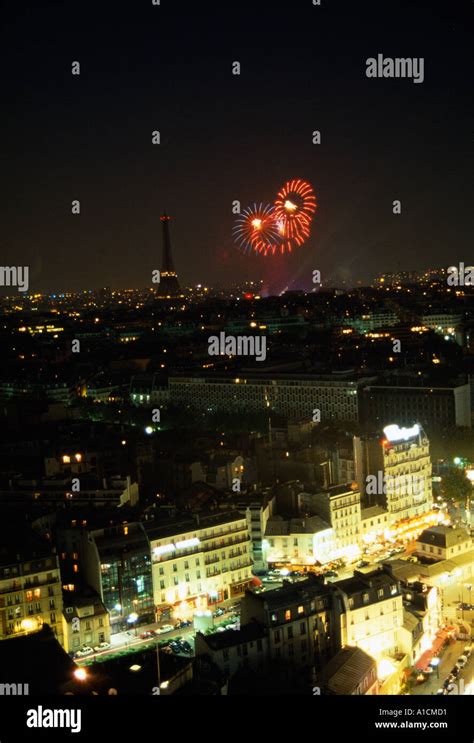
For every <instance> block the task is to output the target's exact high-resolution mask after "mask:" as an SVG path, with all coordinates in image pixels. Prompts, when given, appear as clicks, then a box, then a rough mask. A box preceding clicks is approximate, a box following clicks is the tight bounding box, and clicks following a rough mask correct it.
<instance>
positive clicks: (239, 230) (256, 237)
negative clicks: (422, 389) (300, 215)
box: [234, 204, 284, 255]
mask: <svg viewBox="0 0 474 743" xmlns="http://www.w3.org/2000/svg"><path fill="white" fill-rule="evenodd" d="M283 238H284V236H283V234H282V232H281V230H280V228H279V226H278V223H277V221H276V219H275V207H274V206H272V205H271V204H253V206H249V207H247V209H244V211H243V212H242V213H241V214H239V216H238V217H237V219H236V221H235V227H234V239H235V241H236V242H237V243H238V245H239V246H240V247H241V248H242V249H243V250H245V251H248V252H251V251H255V252H256V253H262V254H263V255H267V253H269V252H275V250H276V249H277V246H278V245H280V244H281V243H282V240H283Z"/></svg>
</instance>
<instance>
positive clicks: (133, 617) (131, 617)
mask: <svg viewBox="0 0 474 743" xmlns="http://www.w3.org/2000/svg"><path fill="white" fill-rule="evenodd" d="M137 619H138V614H136V613H135V612H134V611H132V613H131V614H129V615H128V617H127V622H128V624H129V625H130V626H131V627H133V625H135V635H138V628H137V625H136V621H137Z"/></svg>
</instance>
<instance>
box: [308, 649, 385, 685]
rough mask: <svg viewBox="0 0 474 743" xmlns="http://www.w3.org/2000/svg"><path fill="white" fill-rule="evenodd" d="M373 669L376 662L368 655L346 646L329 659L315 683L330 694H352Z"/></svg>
mask: <svg viewBox="0 0 474 743" xmlns="http://www.w3.org/2000/svg"><path fill="white" fill-rule="evenodd" d="M375 669H376V662H375V660H374V659H373V658H372V657H371V656H370V655H367V653H365V652H364V651H363V650H361V649H360V648H356V647H350V646H347V647H344V648H342V649H341V650H339V652H338V653H337V654H336V655H335V656H334V658H331V660H330V661H329V663H327V665H326V666H325V667H324V669H323V671H322V672H321V673H320V674H319V675H318V679H317V681H318V684H319V685H320V686H322V687H325V688H326V690H327V691H328V692H329V693H330V694H345V695H348V694H353V693H354V692H355V691H356V689H357V687H358V686H359V684H360V683H361V681H363V679H364V678H365V677H366V676H367V675H368V674H369V673H370V672H375ZM374 681H375V673H374Z"/></svg>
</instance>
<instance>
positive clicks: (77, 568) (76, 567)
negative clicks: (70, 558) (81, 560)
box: [72, 563, 79, 573]
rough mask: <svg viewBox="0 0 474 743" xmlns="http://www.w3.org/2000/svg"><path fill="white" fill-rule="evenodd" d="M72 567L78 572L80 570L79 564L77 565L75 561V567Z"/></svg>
mask: <svg viewBox="0 0 474 743" xmlns="http://www.w3.org/2000/svg"><path fill="white" fill-rule="evenodd" d="M72 569H73V571H74V572H75V573H78V572H79V567H78V565H77V564H76V563H74V566H73V568H72Z"/></svg>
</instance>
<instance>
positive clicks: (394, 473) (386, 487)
mask: <svg viewBox="0 0 474 743" xmlns="http://www.w3.org/2000/svg"><path fill="white" fill-rule="evenodd" d="M354 455H355V472H356V480H357V483H358V485H359V487H360V489H361V492H362V495H363V501H364V503H365V505H367V506H375V505H380V506H382V507H383V508H385V509H386V510H387V511H388V513H389V518H390V520H391V522H392V523H396V522H398V521H402V520H404V519H412V518H414V517H417V516H422V515H423V514H425V513H427V512H428V511H431V509H432V505H433V495H432V479H431V469H432V468H431V460H430V449H429V441H428V438H427V436H426V434H425V432H424V431H423V429H422V428H421V426H420V425H419V424H415V425H413V426H411V427H409V428H401V427H400V426H398V425H396V424H392V425H388V426H385V428H384V435H383V436H367V437H354Z"/></svg>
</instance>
